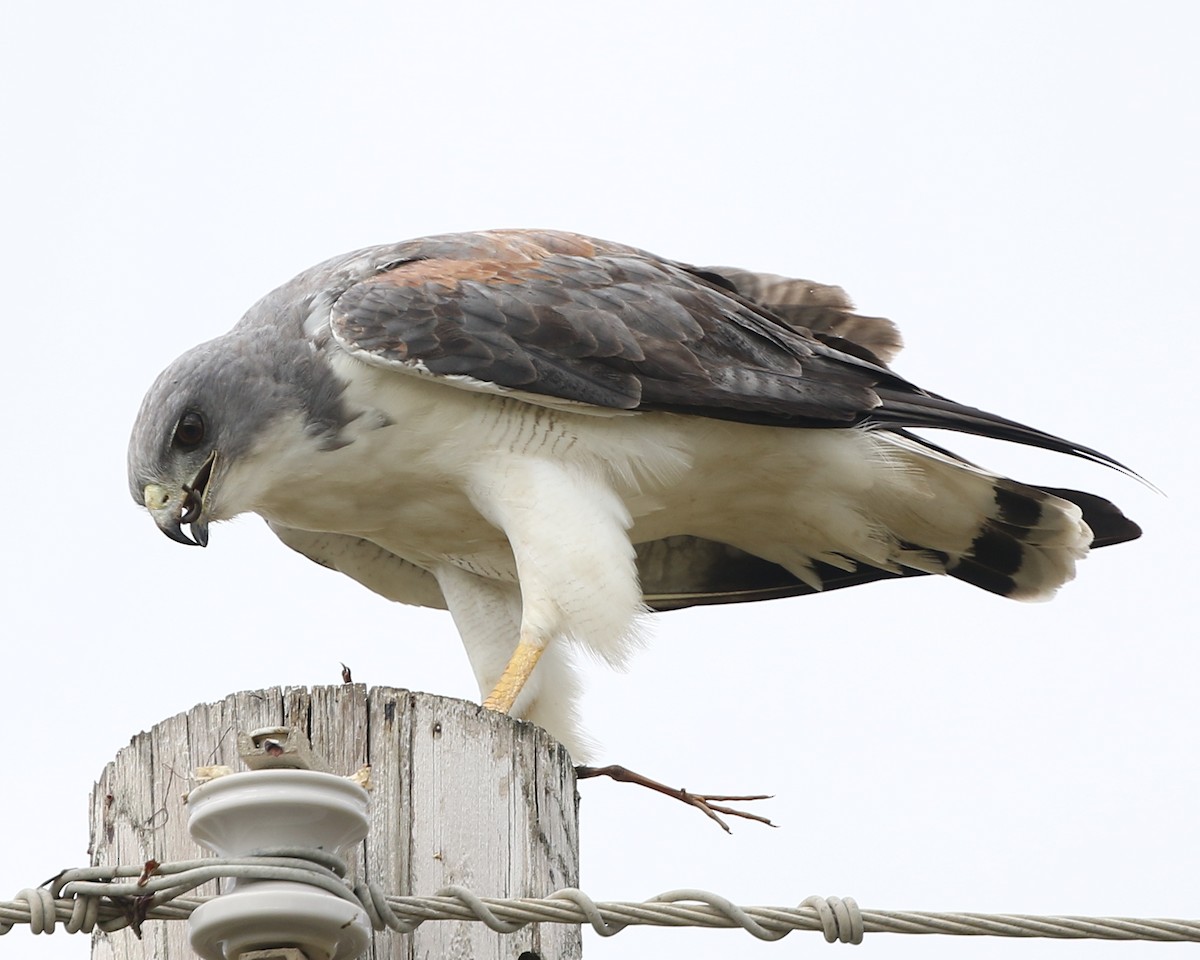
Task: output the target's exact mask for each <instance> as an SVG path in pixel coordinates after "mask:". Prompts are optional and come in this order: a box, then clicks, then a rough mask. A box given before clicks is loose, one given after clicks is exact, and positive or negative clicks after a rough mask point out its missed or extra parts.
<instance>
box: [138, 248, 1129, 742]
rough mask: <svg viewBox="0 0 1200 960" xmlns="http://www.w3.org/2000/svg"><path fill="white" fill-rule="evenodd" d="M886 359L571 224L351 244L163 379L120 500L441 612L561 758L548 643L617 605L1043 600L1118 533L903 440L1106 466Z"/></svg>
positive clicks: (753, 294)
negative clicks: (232, 525) (254, 524)
mask: <svg viewBox="0 0 1200 960" xmlns="http://www.w3.org/2000/svg"><path fill="white" fill-rule="evenodd" d="M899 349H900V338H899V335H898V333H897V331H896V328H895V327H894V326H893V324H892V323H891V322H889V321H887V320H883V319H880V318H875V317H864V316H858V315H856V314H854V313H853V312H852V310H851V305H850V303H849V302H848V301H847V300H846V298H845V296H844V294H843V293H842V292H841V290H839V289H838V288H836V287H828V286H822V285H820V284H815V283H811V282H808V281H804V280H791V279H787V278H784V277H776V276H771V275H766V274H758V273H751V272H748V271H744V270H735V269H730V268H725V267H703V268H698V267H693V266H689V265H687V264H684V263H678V262H675V261H672V260H666V259H663V258H661V257H657V256H653V255H651V254H649V253H646V252H645V251H642V250H638V249H635V248H633V247H628V246H623V245H621V244H617V243H608V242H605V241H601V240H594V239H590V238H588V237H584V236H579V235H575V234H570V233H559V232H552V231H532V230H530V231H526V230H497V231H490V232H481V233H464V234H453V235H446V236H438V237H427V238H424V239H419V240H410V241H406V242H403V243H397V244H392V245H388V246H378V247H371V248H368V249H365V250H359V251H357V252H354V253H350V254H347V255H345V256H340V257H336V258H334V259H332V260H329V261H327V262H325V263H323V264H320V265H319V266H316V267H313V268H312V269H311V270H307V271H305V272H304V273H302V274H300V275H299V276H298V277H296V278H295V279H294V280H292V281H290V282H289V283H287V284H285V285H283V286H282V287H280V288H279V289H277V290H275V291H273V292H272V293H269V294H267V295H266V296H265V297H264V298H263V299H262V300H260V301H259V302H258V303H257V304H255V305H254V306H253V307H252V308H251V309H250V311H249V312H248V313H247V314H246V315H245V316H244V317H243V318H242V320H241V321H240V322H239V323H238V324H237V326H235V327H234V328H233V329H232V330H231V331H230V332H229V333H227V334H225V335H224V336H221V337H218V338H216V339H215V340H210V341H209V342H207V343H204V344H202V345H200V346H198V347H196V348H194V349H193V350H190V351H189V352H188V353H186V354H184V355H183V356H182V357H180V358H179V359H178V360H176V361H175V362H174V363H173V364H171V366H170V367H168V368H167V370H166V371H165V372H164V373H163V374H162V375H161V376H160V377H159V378H158V380H157V381H156V382H155V384H154V386H153V387H151V389H150V392H149V394H148V395H147V396H146V399H145V402H144V404H143V405H142V409H141V412H140V413H139V415H138V419H137V423H136V425H135V426H134V430H133V437H132V440H131V442H130V449H129V483H130V489H131V492H132V494H133V496H134V499H135V500H136V501H137V502H139V503H143V504H145V506H146V508H147V509H148V510H149V511H150V512H151V514H153V516H154V519H155V520H156V522H157V523H158V525H159V527H160V528H161V529H162V530H163V531H164V532H165V533H166V534H167V535H168V536H170V537H171V538H172V539H174V540H178V541H179V542H181V543H198V544H200V545H204V544H205V543H207V541H208V527H209V523H210V522H211V521H214V520H224V519H228V518H230V517H233V516H235V515H237V514H241V513H247V512H253V513H258V514H260V515H261V516H262V517H264V518H265V519H266V521H267V522H268V523H269V524H270V526H271V529H272V530H273V531H274V532H275V533H276V535H277V536H278V537H279V538H280V539H281V540H282V541H283V542H284V543H286V544H287V545H288V546H290V547H292V548H293V549H295V550H298V551H300V552H301V553H303V554H305V555H306V556H308V557H310V558H312V559H313V560H315V561H316V562H317V563H320V564H322V565H324V566H326V567H330V568H332V569H334V570H339V571H341V572H342V573H344V574H346V575H348V576H350V577H353V578H354V579H356V580H358V581H360V582H361V583H363V584H364V585H366V586H367V587H369V588H370V589H371V590H374V591H375V592H376V593H379V594H382V595H383V596H385V597H388V598H390V599H392V600H398V601H401V602H404V603H412V604H419V605H423V606H430V607H443V608H447V609H449V610H450V612H451V614H452V615H453V617H454V620H455V623H456V624H457V626H458V629H459V631H460V632H461V634H462V638H463V643H464V644H465V646H466V648H467V653H468V655H469V657H470V661H471V665H472V667H473V668H474V671H475V674H476V678H477V679H478V681H479V688H480V691H481V693H482V694H483V695H486V697H487V699H486V703H487V705H488V706H490V707H493V708H495V709H498V710H509V711H512V712H513V713H515V714H517V715H520V716H524V717H527V718H529V719H531V720H533V721H535V722H537V723H539V724H541V725H542V726H544V727H545V728H547V729H548V730H549V731H550V732H551V733H553V734H554V735H555V736H557V737H558V738H559V739H560V740H561V741H562V742H563V743H565V744H566V745H567V747H568V748H569V749H570V750H571V752H572V753H573V754H574V755H575V756H576V758H577V759H582V758H583V754H584V752H585V750H584V746H583V745H584V743H585V741H584V740H583V738H582V737H581V735H580V734H579V732H578V731H577V728H576V719H575V701H576V698H577V694H578V683H577V679H576V677H575V675H574V673H573V670H572V666H571V660H570V655H569V648H570V647H571V646H577V647H582V648H585V649H587V650H589V651H591V652H592V653H595V654H598V655H599V656H601V657H603V658H605V659H607V660H609V661H612V662H614V663H620V662H621V661H623V660H624V659H625V658H626V656H627V654H628V653H629V651H630V648H631V645H632V638H633V636H634V624H635V620H636V618H637V617H638V615H639V614H640V613H642V612H643V611H645V610H646V609H647V608H649V609H651V610H672V609H676V608H679V607H686V606H689V605H693V604H705V603H731V602H736V601H743V600H763V599H769V598H774V597H790V596H796V595H801V594H808V593H813V592H815V591H820V590H830V589H834V588H837V587H845V586H851V585H854V584H861V583H867V582H869V581H873V580H880V579H885V578H894V577H906V576H912V575H916V574H926V573H937V574H948V575H949V576H951V577H954V578H957V579H959V580H962V581H965V582H966V583H969V584H971V585H973V586H976V587H981V588H983V589H984V590H988V591H991V592H992V593H995V594H999V595H1001V596H1005V597H1013V598H1015V599H1019V600H1041V599H1045V598H1047V597H1049V596H1051V595H1052V594H1053V593H1054V591H1055V590H1056V589H1057V588H1058V587H1059V586H1060V585H1061V584H1063V583H1064V582H1066V581H1067V580H1070V579H1071V577H1072V576H1073V575H1074V572H1075V562H1076V561H1077V560H1079V559H1081V558H1082V557H1084V556H1085V555H1086V554H1087V552H1088V550H1089V548H1091V547H1094V546H1102V545H1105V544H1111V543H1119V542H1121V541H1124V540H1130V539H1133V538H1134V537H1137V536H1138V534H1139V532H1140V531H1139V530H1138V528H1137V526H1136V525H1135V524H1133V523H1132V522H1131V521H1129V520H1127V519H1126V518H1125V517H1124V516H1123V515H1122V514H1121V513H1120V511H1119V510H1117V508H1116V507H1114V506H1113V505H1112V504H1110V503H1109V502H1107V501H1106V500H1103V499H1101V498H1099V497H1096V496H1093V495H1090V494H1086V493H1080V492H1078V491H1074V490H1059V489H1050V488H1042V487H1033V486H1027V485H1025V484H1021V483H1017V482H1015V481H1012V480H1007V479H1004V478H1002V477H999V476H996V475H995V474H993V473H990V472H988V471H986V470H983V469H981V468H979V467H977V466H974V465H972V464H970V463H967V462H965V461H964V460H962V459H960V458H958V457H956V456H955V455H954V454H952V453H950V452H948V451H946V450H945V449H943V448H941V447H938V446H934V445H932V444H930V443H929V442H928V441H926V440H924V439H920V438H918V437H916V436H914V435H912V434H910V433H909V432H908V430H909V428H913V427H936V428H941V429H946V430H958V431H964V432H967V433H973V434H979V435H982V436H986V437H995V438H1000V439H1003V440H1011V441H1016V442H1018V443H1025V444H1031V445H1033V446H1037V447H1044V448H1046V449H1049V450H1056V451H1060V452H1062V453H1068V454H1074V455H1076V456H1081V457H1085V458H1087V459H1090V460H1093V461H1096V462H1099V463H1105V464H1110V465H1115V466H1119V464H1116V462H1115V461H1113V460H1112V459H1111V458H1109V457H1107V456H1105V455H1104V454H1101V453H1099V452H1097V451H1096V450H1092V449H1090V448H1088V447H1083V446H1080V445H1078V444H1075V443H1070V442H1068V441H1066V440H1062V439H1059V438H1058V437H1055V436H1052V435H1050V434H1047V433H1044V432H1042V431H1040V430H1035V429H1032V428H1030V427H1026V426H1022V425H1021V424H1018V423H1014V422H1013V421H1011V420H1006V419H1004V418H1002V417H997V416H994V415H993V414H990V413H986V412H984V411H982V410H978V409H975V408H973V407H967V406H963V405H962V404H959V403H955V402H954V401H952V400H947V399H946V398H944V397H940V396H938V395H936V394H933V393H928V392H926V391H924V390H922V389H920V388H919V387H916V386H914V385H913V384H911V383H909V382H908V381H907V380H905V379H903V378H902V377H901V376H899V375H897V374H895V373H893V372H892V371H891V369H890V368H889V367H888V364H889V363H890V362H891V360H892V358H893V357H894V355H895V354H896V353H897V351H898V350H899ZM184 527H190V531H191V536H190V537H189V536H188V534H187V533H186V532H185V531H184V529H183V528H184ZM535 666H536V669H534V668H535Z"/></svg>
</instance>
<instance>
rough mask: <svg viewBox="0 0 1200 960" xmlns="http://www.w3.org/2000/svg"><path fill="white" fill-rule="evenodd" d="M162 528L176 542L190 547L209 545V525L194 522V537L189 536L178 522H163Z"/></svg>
mask: <svg viewBox="0 0 1200 960" xmlns="http://www.w3.org/2000/svg"><path fill="white" fill-rule="evenodd" d="M158 529H160V530H161V531H162V532H163V533H164V534H165V535H166V536H168V537H170V538H171V539H172V540H174V541H175V542H176V543H182V544H183V545H184V546H188V547H206V546H208V527H207V526H206V525H205V526H202V525H200V524H192V537H195V539H192V537H189V536H188V535H187V534H186V533H184V532H183V527H181V526H180V525H179V523H178V522H175V523H168V524H163V525H162V526H160V527H159V528H158Z"/></svg>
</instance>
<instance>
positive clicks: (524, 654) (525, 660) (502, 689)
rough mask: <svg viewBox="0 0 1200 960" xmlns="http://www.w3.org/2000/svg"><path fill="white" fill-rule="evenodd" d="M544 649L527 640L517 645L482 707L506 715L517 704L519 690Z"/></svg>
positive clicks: (538, 644)
mask: <svg viewBox="0 0 1200 960" xmlns="http://www.w3.org/2000/svg"><path fill="white" fill-rule="evenodd" d="M545 649H546V647H545V645H544V644H540V643H530V642H529V641H528V640H522V641H521V642H520V643H518V644H517V649H516V650H514V651H513V655H512V659H510V660H509V661H508V666H507V667H505V668H504V673H502V674H501V675H500V680H499V681H498V682H497V683H496V688H495V689H494V690H493V691H492V692H491V693H490V694H488V698H487V699H486V700H484V701H483V705H484V706H485V707H487V708H488V709H489V710H495V711H497V712H498V713H508V711H510V710H511V709H512V707H513V704H514V703H516V702H517V697H518V696H519V695H520V693H521V688H522V687H524V686H525V682H526V681H527V680H528V679H529V676H530V674H532V673H533V668H534V667H536V666H537V662H538V660H539V659H540V658H541V656H542V652H543V651H544V650H545Z"/></svg>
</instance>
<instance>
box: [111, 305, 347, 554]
mask: <svg viewBox="0 0 1200 960" xmlns="http://www.w3.org/2000/svg"><path fill="white" fill-rule="evenodd" d="M295 331H296V328H295V327H292V326H283V325H271V324H264V323H260V324H247V325H241V326H239V327H235V328H234V329H233V330H232V331H230V332H229V333H227V334H225V335H224V336H222V337H217V338H216V339H215V340H210V341H208V342H207V343H202V344H200V345H199V346H198V347H194V348H192V349H191V350H189V351H188V352H187V353H185V354H184V355H183V356H181V357H180V358H179V359H177V360H176V361H175V362H174V363H172V364H171V365H170V366H169V367H167V369H166V370H164V371H163V372H162V373H161V374H160V375H159V377H158V379H157V380H156V381H155V382H154V384H153V386H151V387H150V390H149V392H148V393H147V394H146V398H145V400H143V401H142V408H141V410H140V411H139V412H138V416H137V421H136V422H135V423H134V425H133V433H132V435H131V437H130V439H129V461H128V462H129V492H130V494H131V495H132V496H133V499H134V500H135V501H136V502H137V503H139V504H142V505H143V506H144V507H145V508H146V509H147V510H149V511H150V514H151V516H153V517H154V521H155V523H157V524H158V528H159V529H160V530H161V531H162V532H163V533H165V534H166V535H167V536H168V537H170V538H171V539H172V540H175V541H176V542H178V543H186V544H193V545H198V546H202V547H203V546H205V545H207V543H208V525H209V523H210V521H214V520H225V519H228V518H230V517H233V516H236V515H237V514H239V513H243V512H246V511H248V510H255V509H258V507H259V503H260V501H261V500H262V499H263V496H264V495H265V494H267V493H269V492H270V490H269V488H270V486H271V484H274V483H277V482H278V483H284V484H286V483H289V482H290V479H289V478H290V477H291V475H292V473H293V472H294V471H293V470H292V469H291V467H292V464H290V463H288V462H286V457H285V456H284V455H283V454H282V453H281V450H283V449H287V450H290V451H293V452H295V451H299V452H301V453H303V452H304V451H306V450H323V449H336V448H337V447H338V446H339V445H340V444H341V443H342V442H343V441H342V440H341V438H340V432H341V429H342V427H344V426H345V424H346V423H347V422H348V420H350V419H352V417H350V416H348V415H347V413H346V410H345V406H344V404H343V402H342V391H343V384H342V383H341V381H339V380H338V379H337V378H336V377H335V376H334V375H333V373H332V371H331V369H330V367H329V364H328V363H327V362H326V361H325V360H324V359H323V358H322V357H321V356H320V351H319V350H318V349H317V348H316V347H315V346H314V345H313V344H312V343H311V342H309V341H307V340H305V339H303V338H302V337H299V336H296V335H293V332H295ZM281 458H282V459H281ZM185 527H190V529H191V536H189V535H188V534H187V533H186V532H185V531H184V528H185Z"/></svg>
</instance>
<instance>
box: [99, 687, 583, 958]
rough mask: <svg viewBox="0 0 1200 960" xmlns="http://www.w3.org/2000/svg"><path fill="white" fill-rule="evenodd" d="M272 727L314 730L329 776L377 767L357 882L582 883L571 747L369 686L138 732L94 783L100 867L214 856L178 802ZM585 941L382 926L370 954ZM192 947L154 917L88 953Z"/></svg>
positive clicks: (494, 952)
mask: <svg viewBox="0 0 1200 960" xmlns="http://www.w3.org/2000/svg"><path fill="white" fill-rule="evenodd" d="M278 724H284V725H287V726H298V727H300V728H301V729H303V730H305V732H306V733H307V734H308V736H309V739H310V741H311V742H312V745H313V750H314V752H315V753H316V754H317V756H319V757H322V758H323V759H324V760H325V761H326V762H327V763H328V765H329V768H330V770H332V771H333V772H335V773H341V774H350V773H353V772H354V771H355V770H357V769H358V768H359V767H360V766H361V765H362V764H363V763H370V764H371V774H372V780H373V782H374V789H373V791H372V794H371V821H372V823H371V833H370V835H369V836H368V838H367V840H366V841H365V843H364V845H363V850H361V851H358V852H356V854H355V856H353V857H351V858H349V859H350V866H351V869H352V871H353V874H354V876H356V877H359V878H365V879H367V880H369V881H372V882H375V883H378V884H379V885H380V886H381V887H382V888H383V889H384V890H385V891H387V892H389V893H412V894H432V893H434V892H436V891H437V890H439V889H440V888H441V887H444V886H446V885H448V884H462V885H464V886H467V887H470V888H471V889H472V890H474V891H475V892H476V893H478V894H480V895H481V896H497V897H541V896H545V895H546V894H547V893H550V892H551V891H553V890H556V889H558V888H560V887H566V886H576V885H577V884H578V882H579V876H578V850H579V842H578V829H577V813H578V803H577V797H576V793H575V776H574V770H573V768H572V766H571V761H570V757H569V756H568V755H567V753H566V751H565V750H563V749H562V747H560V746H558V744H556V743H555V742H554V741H553V740H551V739H550V738H549V737H548V736H547V735H546V734H545V733H544V732H543V731H541V730H539V729H538V728H537V727H534V726H532V725H530V724H526V723H517V722H514V721H512V720H510V719H509V718H507V717H503V716H500V715H498V714H495V713H493V712H491V711H488V710H484V709H483V708H481V707H479V706H478V705H476V704H472V703H466V702H464V701H461V700H450V699H446V698H440V697H433V696H429V695H427V694H420V693H411V692H410V691H407V690H398V689H393V688H390V687H375V688H372V689H371V690H370V691H368V690H367V689H366V688H365V687H364V686H363V685H361V684H344V685H340V686H333V687H316V688H314V689H313V690H312V691H308V690H305V689H303V688H300V689H296V688H291V689H287V690H281V689H280V688H278V687H272V688H270V689H268V690H257V691H247V692H243V693H238V694H233V695H232V696H229V697H226V698H225V700H223V701H221V702H219V703H214V704H200V705H199V706H196V707H193V708H192V709H191V710H189V711H188V712H187V713H181V714H179V715H178V716H175V717H171V718H170V719H168V720H164V721H163V722H162V723H160V724H158V725H156V726H155V727H154V728H153V729H152V730H151V731H150V732H148V733H141V734H138V735H137V736H136V737H134V738H133V740H132V741H131V742H130V744H129V746H128V747H126V748H124V749H123V750H121V752H120V753H118V754H117V756H116V758H115V759H114V760H113V762H112V763H110V764H108V766H107V767H105V769H104V772H103V773H102V774H101V776H100V779H99V781H98V782H97V783H96V785H95V788H94V790H93V794H92V803H91V810H92V821H91V830H92V842H91V855H92V862H93V863H95V864H116V863H120V864H126V865H129V864H136V865H141V864H142V863H144V862H145V861H146V860H149V859H151V858H153V859H155V860H158V861H160V862H166V861H169V860H183V859H191V858H194V857H198V856H204V855H205V854H204V852H203V851H201V850H200V849H199V847H197V845H196V844H194V843H193V842H192V840H191V838H190V837H189V836H188V834H187V811H186V808H185V806H184V803H183V801H182V795H183V793H184V792H185V791H186V790H187V789H188V788H189V786H190V782H189V778H190V777H191V775H192V771H193V770H194V769H195V768H196V767H199V766H207V765H212V764H227V765H229V766H232V767H234V768H235V769H238V768H239V764H238V759H237V744H236V734H237V732H238V731H249V730H253V729H256V728H258V727H266V726H274V725H278ZM199 892H201V893H204V894H211V893H215V892H216V890H215V885H213V884H210V885H207V886H206V887H205V888H204V889H203V890H202V891H199ZM580 951H581V948H580V936H579V930H578V929H577V928H575V927H571V926H565V925H562V924H547V925H545V926H544V927H541V926H536V925H535V926H531V927H526V928H524V929H523V930H521V931H519V932H518V933H515V934H510V935H500V934H496V933H493V932H492V931H490V930H488V929H487V928H486V927H485V926H483V925H482V924H479V923H461V922H451V921H431V922H428V923H426V924H424V925H423V926H421V927H420V928H418V930H417V931H416V932H415V933H413V934H409V935H400V934H393V933H391V932H390V931H388V932H384V933H382V934H377V935H376V936H375V939H374V944H373V947H372V950H371V952H370V953H369V954H368V956H369V957H370V958H371V960H418V958H421V960H425V958H438V960H442V958H445V960H468V958H470V960H490V958H495V960H502V958H503V960H513V958H516V957H521V956H531V957H536V958H539V960H574V958H578V957H579V956H580ZM193 956H194V955H193V954H192V953H191V951H190V950H189V949H188V947H187V931H186V925H185V924H183V923H181V922H164V921H149V922H147V923H146V924H145V925H144V927H143V939H142V940H140V941H139V940H137V939H136V938H135V937H134V936H133V934H132V932H130V931H128V930H122V931H119V932H117V933H115V934H107V935H106V934H97V935H96V937H95V938H94V940H93V945H92V957H93V960H183V958H189V960H190V958H192V957H193Z"/></svg>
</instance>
